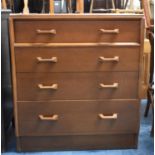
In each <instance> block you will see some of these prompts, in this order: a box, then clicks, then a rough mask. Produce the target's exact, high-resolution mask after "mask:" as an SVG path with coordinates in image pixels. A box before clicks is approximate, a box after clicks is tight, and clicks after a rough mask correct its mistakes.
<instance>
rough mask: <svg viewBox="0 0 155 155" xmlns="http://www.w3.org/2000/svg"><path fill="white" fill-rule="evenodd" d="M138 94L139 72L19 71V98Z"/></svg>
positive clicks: (24, 99) (70, 97)
mask: <svg viewBox="0 0 155 155" xmlns="http://www.w3.org/2000/svg"><path fill="white" fill-rule="evenodd" d="M137 97H138V72H102V73H98V72H96V73H36V74H33V73H17V99H18V101H42V100H79V99H84V100H89V99H104V98H105V99H130V98H132V99H135V98H137Z"/></svg>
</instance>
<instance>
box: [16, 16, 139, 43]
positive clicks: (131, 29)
mask: <svg viewBox="0 0 155 155" xmlns="http://www.w3.org/2000/svg"><path fill="white" fill-rule="evenodd" d="M139 24H140V22H139V21H137V20H136V21H135V20H133V21H132V20H130V22H128V20H117V22H114V21H113V20H104V21H101V20H97V19H96V20H94V21H92V20H86V21H83V20H68V21H60V20H59V21H57V20H55V21H54V20H52V21H49V20H35V21H33V20H22V19H21V20H17V21H15V22H14V25H15V42H16V43H24V42H28V43H50V42H52V43H67V42H69V43H74V42H77V43H79V42H139V41H140V38H139V36H140V31H139V29H138V28H139V27H138V25H139ZM23 25H24V29H25V30H26V31H23ZM62 25H63V26H62ZM87 25H89V26H87ZM73 27H74V29H73ZM100 29H106V30H113V29H119V33H118V34H112V33H108V34H104V33H102V32H101V31H100ZM37 30H55V31H56V34H38V33H37ZM77 30H78V31H77ZM23 36H24V37H23Z"/></svg>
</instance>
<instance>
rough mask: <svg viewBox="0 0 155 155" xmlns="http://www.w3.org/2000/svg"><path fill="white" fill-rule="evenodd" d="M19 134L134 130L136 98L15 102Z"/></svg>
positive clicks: (70, 133) (81, 133)
mask: <svg viewBox="0 0 155 155" xmlns="http://www.w3.org/2000/svg"><path fill="white" fill-rule="evenodd" d="M18 121H19V122H18V123H19V135H20V136H52V135H89V134H91V135H92V134H105V133H106V134H107V133H109V134H112V133H137V132H138V129H139V102H138V100H104V101H52V102H18Z"/></svg>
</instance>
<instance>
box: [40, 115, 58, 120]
mask: <svg viewBox="0 0 155 155" xmlns="http://www.w3.org/2000/svg"><path fill="white" fill-rule="evenodd" d="M39 118H40V120H43V121H56V120H58V118H59V117H58V115H56V114H55V115H53V116H44V115H39Z"/></svg>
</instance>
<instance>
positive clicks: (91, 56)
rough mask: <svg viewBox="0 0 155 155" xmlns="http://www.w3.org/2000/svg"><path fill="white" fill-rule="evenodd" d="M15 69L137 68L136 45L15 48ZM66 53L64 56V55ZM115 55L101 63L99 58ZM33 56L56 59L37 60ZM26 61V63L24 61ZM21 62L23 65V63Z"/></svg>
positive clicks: (80, 70) (112, 69) (30, 70)
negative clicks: (55, 60) (53, 58)
mask: <svg viewBox="0 0 155 155" xmlns="http://www.w3.org/2000/svg"><path fill="white" fill-rule="evenodd" d="M15 50H16V51H15V56H16V70H17V72H91V71H138V70H139V47H130V46H129V47H104V48H103V47H77V48H74V47H70V48H69V47H66V48H60V47H57V48H56V47H55V48H49V47H48V48H31V47H30V48H25V47H23V48H15ZM66 55H67V56H66ZM101 56H102V57H103V56H104V57H105V58H113V57H115V56H118V57H119V61H118V62H116V61H110V62H102V61H101V60H100V59H99V57H101ZM37 57H42V58H43V59H50V58H52V57H57V62H56V63H52V62H40V63H39V62H38V61H37ZM27 62H29V63H27ZM23 64H25V65H23Z"/></svg>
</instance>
